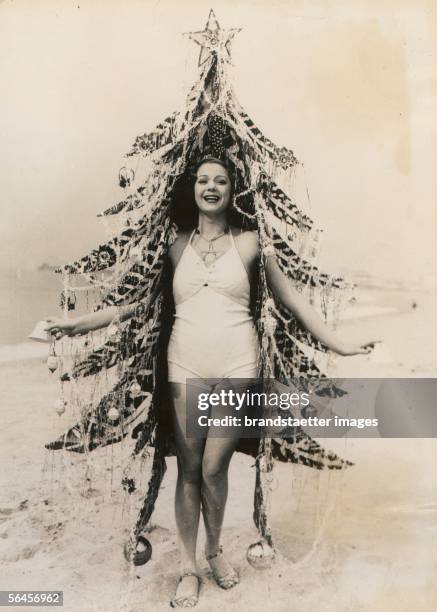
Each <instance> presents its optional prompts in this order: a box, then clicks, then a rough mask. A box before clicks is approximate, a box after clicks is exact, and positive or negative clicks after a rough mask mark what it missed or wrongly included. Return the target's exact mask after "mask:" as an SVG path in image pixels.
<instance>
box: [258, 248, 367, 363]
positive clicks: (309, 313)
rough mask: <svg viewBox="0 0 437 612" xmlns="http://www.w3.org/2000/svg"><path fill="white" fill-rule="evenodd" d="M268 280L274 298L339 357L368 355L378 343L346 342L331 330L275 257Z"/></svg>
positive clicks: (270, 259) (269, 261) (268, 267)
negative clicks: (299, 291)
mask: <svg viewBox="0 0 437 612" xmlns="http://www.w3.org/2000/svg"><path fill="white" fill-rule="evenodd" d="M265 270H266V278H267V282H268V285H269V287H270V289H271V290H272V292H273V294H274V296H275V297H276V298H277V299H278V300H279V301H280V302H281V303H282V305H283V306H285V308H286V309H287V310H289V311H290V312H291V313H292V314H293V315H294V316H295V317H296V319H298V320H299V321H300V323H301V324H302V325H303V326H304V327H305V328H306V329H307V330H308V331H309V332H311V334H312V335H313V336H315V337H316V338H317V339H318V340H319V341H320V342H321V343H322V344H324V345H325V346H327V347H328V348H329V349H331V350H332V351H335V352H336V353H338V354H339V355H366V354H367V353H370V351H371V350H372V349H373V347H374V345H375V343H376V342H379V340H369V341H367V342H363V343H361V344H357V343H355V342H345V341H344V340H342V339H341V338H340V337H339V336H338V334H337V333H336V332H334V331H333V330H331V329H329V327H328V326H327V325H326V323H325V322H324V321H323V320H322V319H321V317H319V315H318V314H317V312H316V311H315V310H314V309H313V308H312V306H311V304H309V302H308V301H307V300H306V299H305V298H304V297H303V296H302V295H301V294H300V293H298V291H296V289H295V288H294V287H293V286H292V285H291V283H290V281H289V279H287V277H286V276H285V275H284V274H283V272H282V271H281V269H280V267H279V266H278V264H277V262H276V260H275V258H274V257H267V260H266V264H265Z"/></svg>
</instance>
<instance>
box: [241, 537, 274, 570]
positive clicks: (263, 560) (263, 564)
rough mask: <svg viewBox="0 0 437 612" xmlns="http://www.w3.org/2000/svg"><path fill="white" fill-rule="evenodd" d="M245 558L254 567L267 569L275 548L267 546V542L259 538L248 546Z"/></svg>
mask: <svg viewBox="0 0 437 612" xmlns="http://www.w3.org/2000/svg"><path fill="white" fill-rule="evenodd" d="M246 558H247V561H248V562H249V564H250V565H251V566H252V567H254V568H255V569H267V568H269V567H270V566H271V564H272V562H273V559H274V558H275V549H274V548H272V547H271V546H269V545H268V544H267V542H265V541H263V540H260V541H259V542H255V544H251V545H250V546H249V548H248V549H247V555H246Z"/></svg>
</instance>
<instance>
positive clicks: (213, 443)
mask: <svg viewBox="0 0 437 612" xmlns="http://www.w3.org/2000/svg"><path fill="white" fill-rule="evenodd" d="M222 388H223V387H222ZM224 388H227V387H224ZM215 391H216V389H215ZM241 391H243V390H241ZM244 412H245V411H244V409H243V410H240V411H238V412H236V411H235V408H233V407H231V406H218V407H213V408H211V413H210V416H211V417H213V418H221V417H224V416H226V415H230V416H237V417H240V418H241V417H242V418H244ZM220 435H221V436H223V437H220ZM240 435H241V430H240V429H239V428H238V427H235V428H230V427H223V428H221V429H220V428H218V427H214V429H210V435H208V438H207V441H206V445H205V450H204V452H203V461H202V514H203V519H204V522H205V530H206V554H207V556H211V555H216V554H217V553H218V552H219V546H220V536H221V531H222V526H223V518H224V513H225V507H226V501H227V497H228V469H229V463H230V461H231V458H232V455H233V453H234V451H235V448H236V447H237V444H238V440H239V438H240ZM210 564H211V566H212V567H213V569H214V572H215V573H216V574H217V575H219V576H223V577H224V576H229V575H230V574H232V573H233V570H232V567H231V566H230V565H229V563H228V562H227V561H226V559H225V558H224V557H223V555H219V556H217V557H216V558H214V559H211V562H210Z"/></svg>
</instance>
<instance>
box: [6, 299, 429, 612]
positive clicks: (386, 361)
mask: <svg viewBox="0 0 437 612" xmlns="http://www.w3.org/2000/svg"><path fill="white" fill-rule="evenodd" d="M414 299H415V300H417V303H418V307H417V308H415V309H412V308H408V300H406V301H404V306H403V308H398V309H396V310H395V312H393V311H387V307H389V306H390V304H384V305H383V308H385V310H376V311H375V310H372V311H368V310H367V311H366V310H361V314H363V313H364V314H365V315H366V316H362V317H360V318H354V319H352V318H348V319H347V320H345V321H344V323H343V324H342V327H343V329H344V333H346V334H348V335H349V336H350V337H357V338H362V337H367V334H370V335H375V337H383V338H384V340H385V347H386V350H385V351H383V352H382V353H381V352H380V353H379V357H378V354H376V356H374V357H370V358H368V357H354V358H348V359H339V360H338V361H337V364H336V373H337V375H339V376H345V377H346V376H360V377H371V376H378V377H381V376H389V377H421V376H422V377H426V376H428V377H435V376H436V375H437V351H436V346H437V342H436V340H437V330H436V326H435V321H434V317H435V312H436V309H435V307H436V302H437V300H436V296H430V295H425V294H423V295H419V296H414ZM405 304H407V306H405ZM357 312H359V311H357ZM0 373H1V380H2V385H1V400H2V401H1V406H2V420H3V423H2V424H3V427H2V432H3V433H2V446H1V449H2V450H1V457H2V468H3V469H2V470H1V474H0V485H1V497H2V500H1V503H0V544H1V546H0V559H1V573H0V575H1V577H0V589H3V590H6V589H26V590H32V589H38V590H43V589H47V590H51V589H56V590H63V591H64V609H65V610H68V611H70V610H80V611H81V612H85V611H115V610H130V611H132V612H139V611H152V610H153V611H155V610H167V609H168V602H169V599H170V597H171V596H172V594H173V591H174V588H175V584H176V580H177V572H178V564H177V560H178V556H177V546H176V536H175V524H174V516H173V491H174V484H175V474H176V469H175V461H174V459H169V461H168V472H167V474H166V476H165V479H164V484H163V487H162V490H161V493H160V496H159V499H158V503H157V506H156V510H155V514H154V516H153V524H152V526H151V533H150V540H151V542H152V544H153V556H152V559H151V561H150V562H149V563H148V564H147V565H145V566H142V567H139V568H133V567H131V566H128V565H127V563H126V562H125V561H124V558H123V554H122V546H123V543H124V539H125V536H126V532H127V529H128V527H130V525H131V524H132V522H133V521H134V519H135V515H136V508H137V507H138V504H139V503H140V501H141V500H140V498H139V497H137V496H136V495H133V496H131V497H130V498H128V500H127V502H126V500H125V497H124V495H123V493H122V491H121V487H120V485H119V483H120V478H121V470H122V467H123V465H124V462H125V460H126V457H127V456H128V454H129V451H130V448H131V441H130V440H128V441H126V442H125V443H123V445H116V446H114V447H109V448H106V449H100V450H98V451H96V452H95V453H92V455H91V456H90V457H85V456H77V455H75V454H73V453H60V452H57V453H49V452H47V451H45V450H44V447H43V445H44V442H46V441H47V440H50V439H53V438H54V437H55V436H56V435H57V434H58V433H59V432H60V431H62V430H63V428H64V427H65V426H67V425H68V424H69V423H70V422H71V415H70V416H69V414H68V411H67V413H66V414H65V415H63V416H62V417H58V416H57V415H56V413H55V412H54V410H53V408H52V404H53V401H54V400H55V399H56V397H57V395H58V383H57V382H56V379H55V378H54V377H50V375H49V374H48V372H47V369H46V366H45V364H44V363H43V362H42V360H41V358H40V357H38V358H35V357H34V358H32V359H26V360H21V361H9V362H5V363H3V364H2V365H1V366H0ZM323 444H324V445H325V446H327V447H329V448H333V449H334V450H336V451H337V452H339V453H340V454H341V455H342V456H344V457H347V458H349V459H351V460H352V461H354V462H355V466H354V467H352V468H350V469H348V470H345V471H343V472H341V473H335V474H334V473H330V472H316V471H313V470H309V469H308V468H305V467H300V466H289V465H285V466H284V465H280V466H277V467H276V468H275V471H274V475H273V479H272V494H271V502H270V503H271V517H272V528H273V534H274V537H275V542H276V547H277V557H276V559H275V561H274V563H273V565H272V566H271V567H270V568H269V569H266V570H262V571H260V570H255V569H254V568H252V567H251V566H250V565H249V564H248V563H247V561H246V558H245V555H246V550H247V547H248V545H249V544H251V543H252V542H254V541H256V539H257V532H256V530H255V528H254V526H253V524H252V517H251V513H252V497H253V482H254V469H253V467H252V464H253V461H251V460H250V459H248V458H247V457H245V456H241V455H236V456H235V457H234V458H233V461H232V464H231V470H230V494H229V503H228V507H227V516H226V518H225V529H224V534H223V543H224V545H225V548H226V550H227V553H228V556H229V559H230V560H231V561H232V563H233V565H234V566H235V567H236V569H237V570H238V571H239V573H240V576H241V583H240V585H238V586H237V587H236V588H235V589H233V590H231V591H229V592H224V591H222V590H221V589H219V588H218V587H217V586H216V585H215V583H214V582H213V580H212V578H211V576H210V575H208V573H207V571H206V562H205V561H204V560H203V556H202V550H203V533H202V534H201V539H200V543H199V554H198V558H199V566H200V568H201V569H202V579H203V584H202V591H201V599H200V603H199V605H198V607H197V609H198V610H200V611H203V610H204V611H213V610H214V611H215V610H217V609H218V608H220V607H223V608H224V609H226V610H254V611H262V610H275V611H276V610H277V611H279V612H282V611H284V612H285V611H289V610H296V611H298V612H309V611H310V610H311V611H314V610H326V611H332V612H334V611H335V612H346V611H348V612H349V611H351V612H355V611H357V612H358V611H366V612H368V611H371V612H373V611H401V610H402V611H404V610H405V611H408V612H409V611H413V610H414V611H415V612H416V611H422V610H423V611H425V610H426V611H431V610H435V609H436V607H437V586H436V585H435V584H434V577H435V575H436V570H437V567H436V558H437V555H436V543H437V484H436V479H435V473H436V467H437V459H436V457H437V441H436V440H434V439H405V440H403V439H380V438H376V439H350V440H344V439H337V440H323ZM144 471H145V474H146V473H147V466H145V468H144ZM145 477H146V476H145ZM16 609H21V608H16ZM23 609H24V608H23ZM42 609H45V608H42Z"/></svg>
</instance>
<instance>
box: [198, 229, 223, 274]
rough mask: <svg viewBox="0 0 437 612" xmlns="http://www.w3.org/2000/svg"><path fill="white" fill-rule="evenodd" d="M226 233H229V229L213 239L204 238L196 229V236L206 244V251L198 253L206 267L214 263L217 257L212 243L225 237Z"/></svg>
mask: <svg viewBox="0 0 437 612" xmlns="http://www.w3.org/2000/svg"><path fill="white" fill-rule="evenodd" d="M228 232H229V228H226V229H225V231H224V232H222V233H221V234H218V236H214V238H205V236H204V235H203V234H202V233H201V232H200V230H199V229H196V234H198V235H199V236H200V238H201V239H202V240H203V241H204V242H207V243H208V250H207V251H200V253H201V257H202V259H203V261H204V262H205V265H206V266H208V265H211V264H213V263H215V261H216V259H217V257H218V253H217V252H216V251H215V250H214V242H215V241H216V240H218V239H219V238H221V237H222V236H225V235H226V234H227V233H228Z"/></svg>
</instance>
